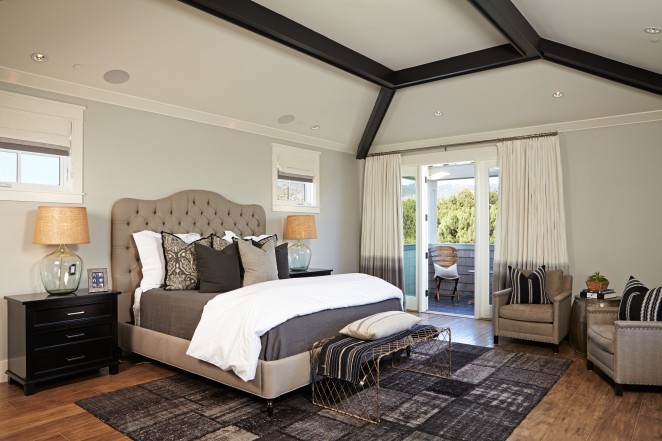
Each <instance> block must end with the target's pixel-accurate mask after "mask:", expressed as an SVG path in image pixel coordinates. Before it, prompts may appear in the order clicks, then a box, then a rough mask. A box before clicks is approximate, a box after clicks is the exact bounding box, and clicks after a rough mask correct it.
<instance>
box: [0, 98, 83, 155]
mask: <svg viewBox="0 0 662 441" xmlns="http://www.w3.org/2000/svg"><path fill="white" fill-rule="evenodd" d="M72 125H73V122H72V121H71V120H68V119H66V118H60V117H55V116H49V115H43V114H39V113H32V112H24V111H17V110H12V109H8V108H2V107H0V148H4V149H10V150H19V151H24V152H36V153H48V154H53V155H59V156H68V155H69V150H70V149H71V133H72Z"/></svg>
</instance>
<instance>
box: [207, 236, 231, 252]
mask: <svg viewBox="0 0 662 441" xmlns="http://www.w3.org/2000/svg"><path fill="white" fill-rule="evenodd" d="M209 237H211V247H212V248H213V249H215V250H217V251H222V250H223V248H225V247H227V246H228V245H230V244H232V242H229V241H227V240H225V239H223V238H222V237H221V236H217V235H215V234H212V235H211V236H209Z"/></svg>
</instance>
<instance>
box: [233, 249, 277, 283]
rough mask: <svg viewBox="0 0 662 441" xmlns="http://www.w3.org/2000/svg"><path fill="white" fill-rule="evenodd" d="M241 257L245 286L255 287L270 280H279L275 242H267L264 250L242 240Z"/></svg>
mask: <svg viewBox="0 0 662 441" xmlns="http://www.w3.org/2000/svg"><path fill="white" fill-rule="evenodd" d="M237 244H238V245H239V256H240V257H241V264H242V266H243V267H244V286H249V285H254V284H256V283H260V282H267V281H269V280H278V266H277V265H276V251H275V246H274V244H275V242H274V241H273V240H269V241H267V242H266V243H265V244H264V245H262V248H258V247H255V246H253V244H251V243H250V242H246V241H243V240H240V241H238V242H237Z"/></svg>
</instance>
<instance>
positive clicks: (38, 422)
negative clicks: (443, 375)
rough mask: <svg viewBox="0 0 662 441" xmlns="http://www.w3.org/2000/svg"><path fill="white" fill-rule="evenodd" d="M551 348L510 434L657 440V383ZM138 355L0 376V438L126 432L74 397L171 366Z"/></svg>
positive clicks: (466, 338) (470, 333)
mask: <svg viewBox="0 0 662 441" xmlns="http://www.w3.org/2000/svg"><path fill="white" fill-rule="evenodd" d="M421 316H422V317H423V318H424V320H423V321H424V322H425V323H430V324H433V325H436V326H448V327H450V328H451V333H452V340H453V341H455V342H460V343H469V344H474V345H480V346H492V340H493V338H492V322H489V321H482V320H473V319H468V318H463V317H453V316H444V315H436V314H421ZM499 347H500V348H501V349H504V350H512V351H520V352H529V353H535V354H540V355H549V356H552V355H553V353H552V350H551V348H550V346H548V345H543V344H536V343H530V342H522V341H518V340H512V339H507V338H501V339H500V344H499ZM556 356H557V357H562V358H568V359H571V360H573V361H574V363H573V364H572V365H571V366H570V368H569V369H568V371H567V372H566V373H565V374H564V375H563V377H562V378H561V379H560V380H559V381H558V382H557V383H556V384H555V385H554V387H553V388H552V389H551V390H550V392H549V393H548V394H547V395H546V396H545V398H544V399H543V400H542V401H541V402H540V403H539V404H538V406H536V408H535V409H533V410H532V411H531V413H530V414H529V415H528V417H527V418H526V419H525V420H524V421H523V422H522V424H520V426H519V427H518V428H517V429H516V430H515V431H514V432H513V434H512V435H511V436H510V438H509V440H511V441H529V440H541V441H552V440H564V441H565V440H590V441H612V440H613V441H625V440H629V441H652V440H662V392H661V389H659V388H631V387H626V388H625V392H624V393H623V396H622V397H616V396H615V395H614V391H613V388H612V383H611V381H610V380H609V379H608V378H607V377H606V376H604V375H602V374H600V373H599V371H597V370H596V371H588V370H586V360H585V359H584V358H583V357H581V356H578V355H576V354H575V353H574V351H573V350H572V348H571V347H570V345H569V344H568V343H567V342H563V343H562V344H561V350H560V353H559V354H558V355H556ZM143 361H144V360H142V359H138V358H129V359H125V360H123V362H122V363H121V365H120V373H119V374H118V375H112V376H111V375H107V370H101V371H99V372H98V373H95V374H91V375H88V376H84V377H80V376H79V377H75V378H71V379H68V380H64V381H58V382H54V383H52V384H47V385H44V386H41V387H37V393H36V394H35V395H31V396H29V397H26V396H24V395H23V390H22V388H20V387H18V386H16V385H13V384H12V385H10V384H8V383H2V384H0V440H30V441H56V440H57V441H64V440H70V441H74V440H76V441H81V440H103V441H105V440H109V441H113V440H126V439H128V438H126V437H125V436H124V435H122V434H120V433H118V432H116V431H115V430H113V429H111V428H110V427H108V426H106V425H105V424H103V423H102V422H101V421H99V420H97V419H96V418H95V417H93V416H92V415H90V414H89V413H87V412H86V411H84V410H83V409H81V408H80V407H78V406H77V405H76V404H74V402H75V401H76V400H79V399H81V398H85V397H90V396H93V395H96V394H100V393H104V392H109V391H113V390H117V389H122V388H124V387H127V386H131V385H134V384H140V383H144V382H147V381H152V380H156V379H159V378H163V377H167V376H170V375H173V374H175V373H176V370H174V369H172V368H169V367H167V366H164V365H161V364H159V363H151V362H143ZM276 404H277V402H276ZM476 441H480V440H476Z"/></svg>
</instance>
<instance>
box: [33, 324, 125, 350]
mask: <svg viewBox="0 0 662 441" xmlns="http://www.w3.org/2000/svg"><path fill="white" fill-rule="evenodd" d="M112 335H113V330H112V327H111V325H110V323H108V324H105V325H91V326H79V327H76V328H68V329H62V330H59V331H52V332H48V333H39V334H35V335H34V348H35V349H42V348H46V347H48V346H57V345H64V344H70V343H78V342H81V341H85V340H91V339H97V338H103V337H111V336H112Z"/></svg>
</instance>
